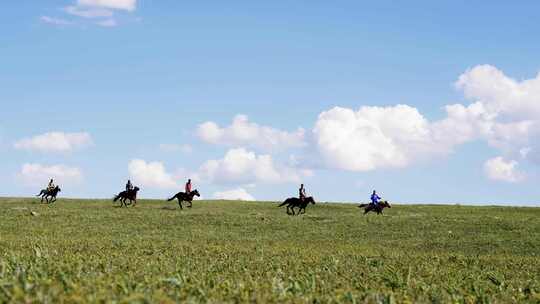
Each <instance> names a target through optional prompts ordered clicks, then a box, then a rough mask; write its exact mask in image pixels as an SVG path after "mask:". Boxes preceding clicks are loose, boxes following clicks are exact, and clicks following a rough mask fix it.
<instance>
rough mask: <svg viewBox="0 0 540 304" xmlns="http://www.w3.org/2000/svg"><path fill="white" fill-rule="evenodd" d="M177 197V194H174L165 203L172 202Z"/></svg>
mask: <svg viewBox="0 0 540 304" xmlns="http://www.w3.org/2000/svg"><path fill="white" fill-rule="evenodd" d="M177 196H178V194H175V195H174V196H173V197H171V198H169V199H167V202H170V201H172V200H174V199H175V198H176V197H177Z"/></svg>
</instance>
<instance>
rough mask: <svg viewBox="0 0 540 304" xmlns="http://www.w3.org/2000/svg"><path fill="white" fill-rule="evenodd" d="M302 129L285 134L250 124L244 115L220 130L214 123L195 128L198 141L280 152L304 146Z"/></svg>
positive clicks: (238, 116) (235, 118) (284, 132)
mask: <svg viewBox="0 0 540 304" xmlns="http://www.w3.org/2000/svg"><path fill="white" fill-rule="evenodd" d="M304 133H305V131H304V129H301V128H299V129H298V130H296V131H295V132H286V131H282V130H278V129H274V128H271V127H267V126H260V125H258V124H256V123H253V122H250V121H249V119H248V117H247V116H245V115H237V116H235V117H234V119H233V121H232V124H231V125H230V126H227V127H224V128H221V127H220V126H219V125H217V124H216V123H214V122H211V121H209V122H205V123H203V124H201V125H199V127H198V128H197V135H198V137H199V138H200V139H202V140H203V141H205V142H207V143H211V144H221V145H227V146H249V147H255V148H260V149H263V150H280V149H285V148H291V147H293V148H294V147H302V146H304V145H305V141H304Z"/></svg>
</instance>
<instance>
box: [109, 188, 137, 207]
mask: <svg viewBox="0 0 540 304" xmlns="http://www.w3.org/2000/svg"><path fill="white" fill-rule="evenodd" d="M126 188H127V185H126ZM139 190H140V189H139V187H133V188H132V189H131V190H126V191H122V192H120V193H118V195H116V196H115V197H114V199H113V202H116V201H117V200H120V207H122V206H126V207H127V206H128V205H131V204H133V207H135V205H136V204H137V192H139ZM126 200H129V204H128V203H126Z"/></svg>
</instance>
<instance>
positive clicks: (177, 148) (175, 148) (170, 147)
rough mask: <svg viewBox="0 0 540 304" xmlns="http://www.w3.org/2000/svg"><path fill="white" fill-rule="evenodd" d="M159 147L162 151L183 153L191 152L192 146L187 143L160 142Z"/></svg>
mask: <svg viewBox="0 0 540 304" xmlns="http://www.w3.org/2000/svg"><path fill="white" fill-rule="evenodd" d="M159 149H160V150H161V151H163V152H181V153H184V154H189V153H191V152H193V147H192V146H191V145H188V144H182V145H179V144H160V145H159Z"/></svg>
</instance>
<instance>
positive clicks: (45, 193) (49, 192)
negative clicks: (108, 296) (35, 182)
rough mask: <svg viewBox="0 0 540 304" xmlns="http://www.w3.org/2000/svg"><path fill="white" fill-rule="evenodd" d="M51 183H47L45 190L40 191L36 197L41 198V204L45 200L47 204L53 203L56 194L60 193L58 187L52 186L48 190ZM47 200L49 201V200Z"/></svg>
mask: <svg viewBox="0 0 540 304" xmlns="http://www.w3.org/2000/svg"><path fill="white" fill-rule="evenodd" d="M51 182H52V179H51ZM51 182H49V185H48V186H47V188H46V189H43V190H41V192H39V194H38V195H36V196H41V202H42V203H43V200H45V201H46V202H47V203H48V204H49V203H54V202H55V201H56V196H57V195H58V192H60V191H62V190H61V189H60V187H58V186H54V185H52V186H53V188H49V186H51ZM49 198H50V199H51V200H49Z"/></svg>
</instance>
